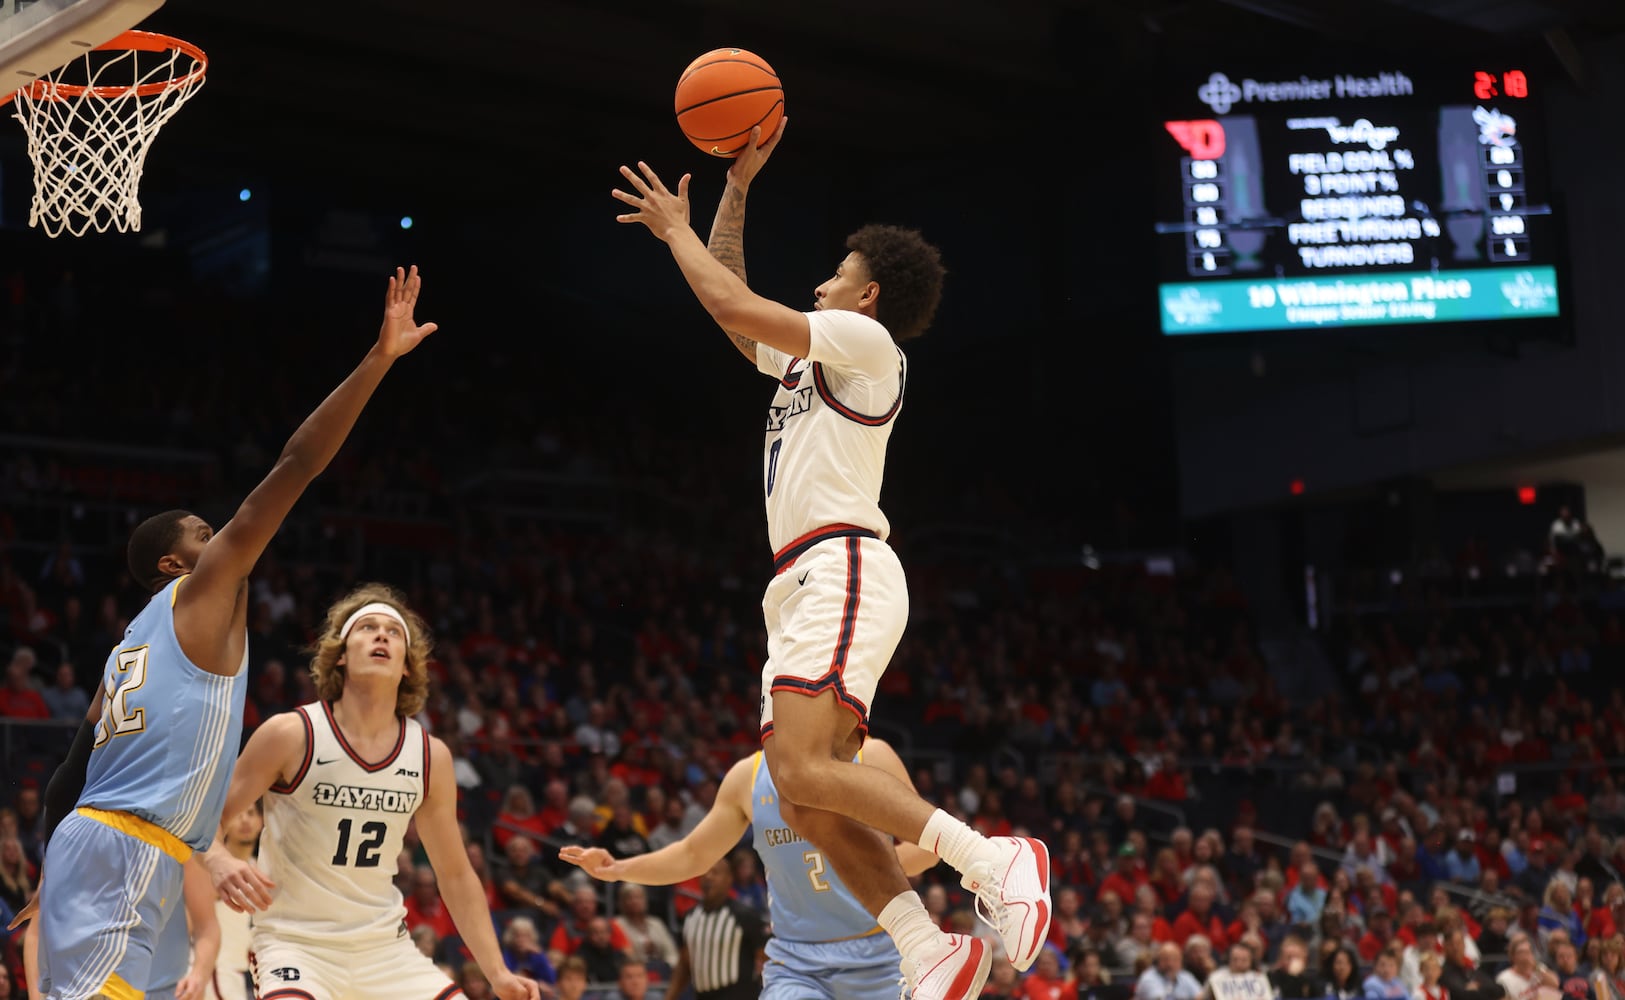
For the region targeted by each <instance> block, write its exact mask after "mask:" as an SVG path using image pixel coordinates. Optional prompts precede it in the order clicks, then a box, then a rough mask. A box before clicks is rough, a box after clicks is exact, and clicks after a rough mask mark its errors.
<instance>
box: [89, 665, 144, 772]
mask: <svg viewBox="0 0 1625 1000" xmlns="http://www.w3.org/2000/svg"><path fill="white" fill-rule="evenodd" d="M149 652H150V649H149V647H147V646H137V647H135V648H134V649H121V650H119V651H118V652H117V653H114V654H113V683H112V688H111V689H110V690H108V692H107V694H106V696H105V697H103V699H102V719H101V721H100V722H98V723H96V740H95V742H94V743H92V744H91V746H92V747H99V746H101V745H102V744H104V743H106V742H107V741H108V740H110V739H112V738H113V737H115V736H128V735H130V734H131V733H139V732H143V731H144V730H145V729H146V728H147V713H146V710H145V709H141V708H135V709H132V708H130V706H129V705H128V704H127V703H126V701H125V699H126V697H127V696H128V695H129V693H130V692H131V691H134V690H136V689H137V688H139V687H140V686H141V685H143V684H145V683H147V654H148V653H149Z"/></svg>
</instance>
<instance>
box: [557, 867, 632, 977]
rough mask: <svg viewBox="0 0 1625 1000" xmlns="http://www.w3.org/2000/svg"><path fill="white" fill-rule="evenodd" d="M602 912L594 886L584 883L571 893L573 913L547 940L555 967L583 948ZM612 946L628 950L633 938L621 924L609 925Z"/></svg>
mask: <svg viewBox="0 0 1625 1000" xmlns="http://www.w3.org/2000/svg"><path fill="white" fill-rule="evenodd" d="M597 916H598V892H597V890H595V889H593V888H592V886H587V885H584V886H581V887H580V888H578V889H576V891H575V894H574V895H573V896H571V897H570V913H569V915H568V916H566V917H565V918H564V919H562V920H560V921H559V925H558V926H557V927H555V928H553V937H552V938H551V939H549V940H548V942H547V958H548V961H550V962H552V963H553V967H554V968H558V966H559V964H560V963H561V962H563V961H564V960H565V959H566V958H569V957H570V956H571V955H574V954H575V953H576V952H577V951H580V950H581V944H582V942H584V941H586V940H587V935H588V934H589V933H591V931H592V922H593V918H595V917H597ZM609 927H610V930H609V946H610V947H611V948H612V949H614V950H615V951H626V950H627V949H628V948H629V947H631V942H630V941H629V940H628V939H627V937H626V932H625V931H623V930H621V928H620V925H619V924H616V923H611V924H610V925H609Z"/></svg>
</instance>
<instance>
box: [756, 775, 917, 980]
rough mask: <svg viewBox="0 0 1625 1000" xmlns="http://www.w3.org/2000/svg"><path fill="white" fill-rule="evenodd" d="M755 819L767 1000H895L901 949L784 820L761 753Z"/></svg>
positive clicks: (821, 854) (813, 849)
mask: <svg viewBox="0 0 1625 1000" xmlns="http://www.w3.org/2000/svg"><path fill="white" fill-rule="evenodd" d="M859 759H860V760H861V759H862V755H861V754H860V755H859ZM750 820H751V831H752V833H751V841H752V845H753V846H754V847H755V848H756V853H757V855H758V856H759V857H761V859H762V868H763V870H764V871H766V872H767V908H768V914H769V916H770V917H771V918H772V921H773V936H772V937H771V938H769V939H768V942H767V959H768V960H767V964H766V965H765V966H763V967H762V1000H894V998H895V997H896V996H897V980H898V976H899V973H900V969H901V961H902V960H901V959H900V958H899V956H898V954H897V948H896V947H895V946H893V944H892V940H891V938H890V937H888V936H886V934H885V933H883V932H882V931H881V930H880V928H879V927H878V926H877V925H876V924H875V918H874V917H872V916H870V914H869V911H868V910H865V909H864V908H863V907H862V905H860V904H859V903H858V901H857V898H856V897H854V896H853V895H852V892H851V890H849V889H847V887H846V885H845V883H843V882H842V881H841V878H840V876H839V875H836V874H835V869H833V868H831V867H830V866H829V864H828V862H827V861H826V860H825V858H824V855H823V853H822V852H821V851H819V850H818V849H817V848H815V847H813V845H812V844H810V843H808V842H807V841H805V840H803V839H801V837H800V835H799V834H797V833H796V832H795V831H794V830H792V829H790V825H789V824H788V823H786V822H785V821H784V817H783V815H782V814H781V813H780V812H779V791H778V789H777V788H775V787H774V786H773V777H772V775H770V774H769V773H768V770H767V768H766V767H764V766H763V760H762V755H761V753H760V752H758V753H757V754H756V758H755V760H754V762H753V764H752V772H751V807H750Z"/></svg>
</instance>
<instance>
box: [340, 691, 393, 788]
mask: <svg viewBox="0 0 1625 1000" xmlns="http://www.w3.org/2000/svg"><path fill="white" fill-rule="evenodd" d="M322 711H324V712H326V713H327V724H328V725H329V726H330V727H332V729H333V735H334V736H336V737H338V741H339V746H341V747H343V748H344V752H345V753H347V754H349V755H350V759H351V760H353V761H355V762H356V765H357V766H359V767H360V768H361V769H362V770H363V771H366V772H367V773H368V774H373V773H375V772H378V771H382V770H383V769H384V768H386V767H388V766H389V765H391V764H393V763H395V758H396V757H399V756H400V755H401V747H403V746H405V745H406V720H405V719H398V720H396V721H398V722H399V723H400V724H401V731H400V732H399V733H398V734H396V736H395V749H393V750H391V751H390V752H389V756H388V757H385V758H384V759H383V760H381V761H379V762H378V763H376V764H369V763H367V762H366V761H364V760H362V759H361V755H360V754H358V753H356V752H355V750H353V749H352V748H351V747H350V741H349V740H347V739H345V738H344V730H342V729H340V728H339V722H338V720H337V719H335V718H333V706H332V705H331V704H329V703H328V702H325V701H324V702H322Z"/></svg>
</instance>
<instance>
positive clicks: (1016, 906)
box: [614, 121, 1050, 1000]
mask: <svg viewBox="0 0 1625 1000" xmlns="http://www.w3.org/2000/svg"><path fill="white" fill-rule="evenodd" d="M786 124H788V122H787V121H786V122H785V123H781V124H780V126H779V129H778V131H777V132H776V133H775V134H774V135H773V137H772V138H771V139H770V140H769V141H768V142H767V143H765V144H763V143H762V142H761V132H760V130H759V129H757V130H753V131H752V133H751V140H750V142H749V143H748V144H746V146H745V149H744V151H743V152H742V153H741V154H740V155H739V157H738V159H736V160H735V161H734V163H733V166H732V167H731V168H730V169H729V170H728V178H727V185H726V188H725V190H724V192H723V195H722V203H721V205H720V206H719V207H718V208H717V215H716V220H715V221H714V222H713V223H712V226H711V237H710V245H709V247H707V245H706V244H705V243H702V242H701V241H700V238H699V236H698V235H696V234H695V232H694V229H693V227H692V226H690V224H689V201H688V184H689V175H687V174H685V175H683V177H682V179H681V180H680V181H678V184H677V192H676V193H675V194H674V193H672V192H671V191H670V190H669V189H668V188H667V187H666V185H665V184H664V183H662V182H661V180H660V178H659V177H658V176H656V174H655V172H654V171H653V170H651V169H650V168H649V167H648V165H647V164H644V163H641V162H640V163H639V164H638V169H637V170H633V169H631V168H630V167H624V166H623V167H622V168H621V174H622V175H623V176H624V177H625V178H626V180H627V182H628V183H629V184H631V186H632V191H631V192H627V191H621V190H616V191H615V192H614V196H615V197H616V198H617V199H619V200H620V201H622V202H624V203H625V204H627V205H628V206H630V207H631V208H632V209H633V211H632V212H629V213H627V214H623V215H620V216H617V221H619V222H623V223H626V222H638V223H642V224H643V225H645V226H647V227H648V229H649V231H650V232H651V233H653V234H654V235H655V236H657V237H659V238H660V239H661V240H662V241H664V242H665V243H666V245H667V246H668V247H669V248H670V250H671V254H672V257H673V258H675V259H676V261H677V266H678V267H679V268H680V269H681V270H682V272H683V277H684V278H685V279H686V280H687V281H688V285H689V287H690V288H691V289H692V290H693V292H694V295H695V296H696V297H697V298H698V299H699V300H700V304H701V305H702V306H704V307H705V310H706V311H707V312H708V313H710V314H711V318H712V319H714V320H716V322H717V324H718V325H719V326H721V327H722V329H723V330H724V331H726V332H727V333H728V335H729V337H730V338H732V340H733V342H734V346H735V347H737V348H738V349H739V351H740V353H742V354H744V355H745V357H747V358H749V359H750V360H751V361H752V362H753V363H754V364H755V365H756V367H757V368H758V369H759V370H760V371H761V372H762V373H763V374H764V375H767V376H769V377H771V378H773V379H776V380H777V381H778V390H777V393H776V395H775V396H774V399H773V405H772V406H771V407H770V408H769V409H768V418H767V433H766V440H765V444H766V450H765V453H764V461H763V465H764V468H763V486H764V491H765V493H766V498H767V520H768V535H769V538H770V540H771V543H772V546H773V549H774V557H773V570H774V577H773V579H772V581H771V582H770V583H769V584H768V587H767V594H766V596H765V598H764V599H763V602H762V609H763V614H764V616H765V618H766V622H767V632H768V659H767V665H766V666H765V667H764V668H763V670H762V692H763V701H762V748H763V752H764V754H765V756H766V759H767V764H768V767H769V769H770V771H771V773H772V777H773V783H774V784H775V785H776V786H777V787H778V790H779V794H780V796H781V797H782V799H783V800H784V801H783V812H784V818H785V820H786V822H787V823H788V824H789V825H790V826H791V827H792V828H793V829H795V830H796V831H797V832H798V833H799V834H801V835H802V836H803V837H805V838H806V839H807V840H809V841H811V842H812V843H813V844H814V845H815V846H817V847H818V848H819V849H820V850H822V851H823V853H824V854H826V855H827V856H828V857H829V860H830V862H831V864H832V865H833V866H834V867H835V869H836V871H837V872H839V874H840V876H841V878H842V880H843V881H844V882H845V883H846V884H847V886H848V887H849V888H851V890H852V892H853V894H854V895H855V896H856V897H857V898H858V900H859V901H860V902H861V903H862V904H863V906H864V907H865V908H866V909H867V910H868V911H869V912H870V913H871V914H874V915H875V916H876V917H877V919H878V922H879V923H880V925H881V926H882V927H884V928H885V929H886V930H887V931H888V932H889V933H890V934H891V936H892V939H893V940H894V941H895V942H896V945H897V948H898V951H899V952H901V954H902V956H903V963H902V964H903V973H904V976H905V977H906V978H907V979H908V981H909V983H910V985H911V986H912V987H913V990H914V996H915V998H916V1000H928V998H929V1000H938V998H947V1000H957V998H962V997H974V996H977V995H978V994H979V993H980V991H981V988H982V984H983V983H984V982H985V981H986V979H987V975H988V969H989V964H990V961H991V956H990V955H989V953H988V951H987V949H986V947H985V946H984V945H983V943H982V942H981V941H979V940H977V939H975V938H973V937H969V936H961V935H949V934H944V933H943V932H942V931H941V930H939V929H938V928H937V927H936V925H935V924H933V923H932V921H931V918H930V916H929V915H928V914H927V913H926V910H925V907H924V905H923V904H922V903H921V901H920V897H919V895H918V894H917V893H915V892H914V891H912V890H911V889H910V888H909V885H908V880H907V878H906V877H905V876H904V874H903V870H902V868H901V866H900V865H899V863H898V860H897V855H896V853H895V851H894V850H893V846H892V841H891V840H890V838H888V837H886V836H882V834H889V835H890V836H891V837H895V838H897V839H898V840H901V841H904V842H905V843H911V844H920V845H922V846H924V847H926V848H928V849H929V850H931V851H932V853H935V854H937V855H939V856H940V857H942V859H943V860H945V861H947V862H948V863H949V864H951V865H952V866H953V867H954V868H955V869H957V870H958V871H959V872H960V874H961V875H962V876H963V884H964V886H965V887H966V888H967V889H970V890H971V891H973V892H975V893H976V896H977V899H978V901H979V903H980V909H981V910H982V912H983V914H984V918H985V919H987V920H988V922H989V923H990V924H991V925H992V926H993V927H995V928H996V929H997V930H998V931H999V934H1000V936H1001V937H1002V938H1003V941H1004V946H1005V949H1006V951H1007V953H1008V955H1009V957H1010V960H1011V962H1012V963H1014V964H1015V966H1016V967H1017V968H1018V969H1023V970H1025V969H1027V968H1029V967H1030V966H1031V965H1032V964H1033V961H1034V960H1035V959H1036V958H1037V957H1038V952H1039V950H1040V948H1041V947H1042V945H1043V942H1044V938H1045V936H1046V935H1047V934H1048V933H1049V923H1050V899H1049V852H1048V850H1047V849H1046V848H1045V847H1044V845H1043V844H1042V843H1041V842H1039V841H1037V840H1034V839H1031V838H1026V837H1019V838H1018V837H996V838H991V839H990V838H985V837H983V836H982V835H981V834H979V833H977V832H976V831H974V830H972V829H970V828H969V827H968V826H966V825H965V824H964V823H963V822H961V821H959V820H957V819H955V818H954V817H952V816H950V815H949V814H948V813H946V812H944V811H942V810H940V809H935V808H933V807H932V806H931V805H930V804H929V803H927V802H926V801H925V800H924V799H922V798H920V796H919V795H918V794H916V793H915V792H914V791H913V790H912V789H911V788H910V787H909V786H908V785H907V784H906V783H904V782H902V781H899V780H898V779H897V778H896V777H895V776H893V775H891V774H888V773H886V772H885V771H883V770H881V769H878V768H874V767H865V766H863V765H860V764H857V763H854V762H853V757H854V754H855V753H856V751H857V749H858V747H859V746H860V745H861V743H862V741H863V736H864V733H865V732H866V730H867V726H868V711H869V704H870V701H871V700H872V699H873V697H874V693H875V688H876V685H877V683H878V682H879V679H880V675H881V673H882V672H883V671H884V670H885V668H886V664H887V663H888V662H889V661H890V659H891V655H892V653H893V651H894V650H895V649H896V648H897V643H898V640H899V639H900V638H901V637H902V633H903V627H904V624H905V623H906V621H907V619H908V588H907V583H906V581H905V580H904V577H903V569H902V565H901V564H900V563H899V562H898V560H897V556H896V555H895V554H894V553H893V552H892V550H891V548H890V547H889V546H888V545H887V544H886V542H885V539H886V536H887V534H888V533H889V530H890V526H889V524H888V522H887V520H886V517H885V515H884V514H883V513H881V510H880V485H881V479H882V476H883V473H884V470H885V460H886V444H887V440H888V439H889V438H890V436H891V427H892V422H893V421H894V420H895V419H896V417H897V413H898V411H899V410H900V409H901V408H902V405H903V390H904V385H905V382H906V378H907V372H908V362H907V359H906V358H905V356H904V354H903V352H902V349H901V348H900V347H898V342H900V341H906V340H910V339H912V338H914V337H918V336H919V335H921V334H922V333H924V332H925V330H926V327H928V326H929V325H930V323H931V319H932V317H933V315H934V314H935V312H936V309H937V304H938V302H939V300H940V299H941V295H942V278H943V273H944V272H943V269H942V265H941V262H940V259H939V256H938V253H937V250H936V248H935V247H933V246H931V245H930V244H928V243H926V242H925V241H924V240H923V239H922V238H921V237H920V234H919V233H917V232H914V231H913V230H908V229H899V228H896V227H893V226H865V227H864V228H862V229H860V230H858V231H857V232H856V233H853V234H852V235H851V236H850V237H848V238H847V241H846V246H847V249H848V250H849V251H850V252H849V253H848V254H847V256H846V258H845V259H844V260H842V261H841V263H840V264H839V265H838V266H837V267H836V269H835V274H834V276H833V277H831V278H829V279H827V280H826V281H825V282H824V283H823V284H821V285H819V286H818V288H817V289H816V290H815V291H814V293H813V294H814V297H815V300H816V301H815V305H814V308H813V310H812V311H811V312H798V311H796V310H794V309H791V308H789V307H788V306H784V305H780V304H779V303H776V302H772V301H769V300H768V299H765V298H763V297H762V296H760V295H757V294H756V293H754V292H752V291H751V290H750V288H749V286H748V285H747V284H746V283H745V258H744V240H743V230H744V221H745V197H746V194H747V192H748V190H749V187H750V183H751V181H752V180H753V179H754V178H755V176H756V174H757V172H758V171H760V170H761V168H762V165H763V164H764V163H766V162H767V159H768V157H770V156H771V155H772V154H773V151H774V149H776V148H777V147H778V144H779V142H780V141H781V140H782V139H783V137H784V129H785V125H786ZM876 831H879V832H878V833H877V832H876Z"/></svg>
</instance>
